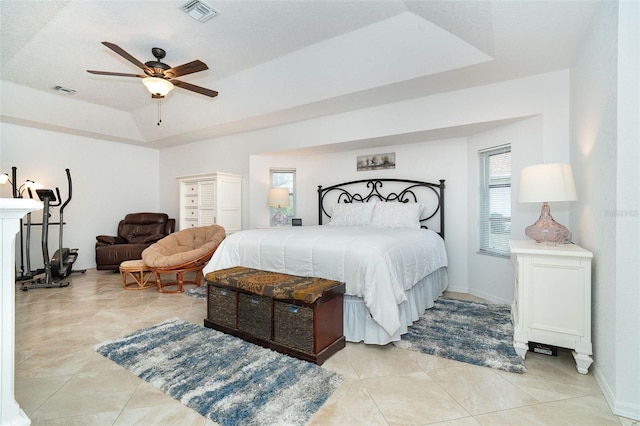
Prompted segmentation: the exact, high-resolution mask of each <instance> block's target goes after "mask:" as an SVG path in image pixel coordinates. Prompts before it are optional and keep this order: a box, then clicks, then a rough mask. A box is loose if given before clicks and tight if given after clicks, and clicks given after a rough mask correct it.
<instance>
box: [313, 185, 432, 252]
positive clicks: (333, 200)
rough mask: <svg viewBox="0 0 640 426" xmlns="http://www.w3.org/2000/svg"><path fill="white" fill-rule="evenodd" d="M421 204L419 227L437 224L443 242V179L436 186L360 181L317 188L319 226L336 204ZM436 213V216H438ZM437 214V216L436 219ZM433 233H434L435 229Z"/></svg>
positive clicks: (329, 216) (328, 216)
mask: <svg viewBox="0 0 640 426" xmlns="http://www.w3.org/2000/svg"><path fill="white" fill-rule="evenodd" d="M372 200H375V201H384V202H400V203H422V204H423V205H424V206H425V210H424V212H423V216H424V217H421V218H420V223H421V224H422V227H423V228H427V225H426V222H427V221H428V220H430V219H432V218H434V217H435V219H434V220H433V221H431V222H430V223H432V222H434V221H435V222H439V229H440V231H439V232H438V234H440V236H441V237H442V238H443V239H444V179H440V183H439V184H435V183H430V182H421V181H417V180H407V179H362V180H354V181H351V182H344V183H339V184H337V185H332V186H329V187H326V188H323V187H322V185H318V223H319V224H320V225H322V220H323V218H324V217H327V218H329V219H330V218H331V215H330V214H329V211H332V210H331V209H332V208H333V206H334V205H335V204H337V203H366V202H369V201H372ZM438 213H439V214H438ZM436 214H438V216H437V217H436ZM434 231H435V229H434Z"/></svg>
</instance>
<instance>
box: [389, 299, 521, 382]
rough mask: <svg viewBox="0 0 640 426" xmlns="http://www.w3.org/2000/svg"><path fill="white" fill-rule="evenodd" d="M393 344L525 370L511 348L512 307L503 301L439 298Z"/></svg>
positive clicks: (500, 368) (519, 370)
mask: <svg viewBox="0 0 640 426" xmlns="http://www.w3.org/2000/svg"><path fill="white" fill-rule="evenodd" d="M395 345H396V346H398V347H401V348H405V349H409V350H413V351H417V352H423V353H427V354H430V355H435V356H439V357H442V358H448V359H453V360H456V361H461V362H466V363H469V364H475V365H481V366H485V367H491V368H495V369H499V370H505V371H510V372H513V373H525V372H526V371H527V370H526V368H525V366H524V360H523V359H522V358H520V356H518V354H517V353H516V351H515V349H513V324H512V323H511V308H510V307H509V305H504V304H484V303H473V302H466V301H461V300H452V299H438V300H436V302H435V306H434V307H433V308H431V309H427V311H426V312H425V313H424V315H423V316H422V317H421V318H420V319H419V320H418V321H416V322H415V323H413V325H412V326H410V327H409V331H408V333H407V334H405V335H403V336H402V340H400V341H399V342H395Z"/></svg>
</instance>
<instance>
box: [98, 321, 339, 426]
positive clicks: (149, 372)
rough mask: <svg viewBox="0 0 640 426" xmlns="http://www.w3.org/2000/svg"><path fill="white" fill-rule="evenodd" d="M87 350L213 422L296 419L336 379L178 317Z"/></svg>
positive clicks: (313, 407) (309, 411)
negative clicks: (95, 352)
mask: <svg viewBox="0 0 640 426" xmlns="http://www.w3.org/2000/svg"><path fill="white" fill-rule="evenodd" d="M95 349H96V351H97V352H98V353H100V354H101V355H103V356H105V357H107V358H109V359H111V360H112V361H114V362H116V363H117V364H119V365H121V366H123V367H125V368H127V369H128V370H129V371H131V372H132V373H134V374H136V375H137V376H138V377H140V378H142V379H144V380H146V381H147V382H149V383H150V384H151V385H153V386H154V387H156V388H157V389H160V390H161V391H163V392H165V393H166V394H168V395H170V396H171V397H173V398H175V399H176V400H178V401H180V402H181V403H182V404H184V405H186V406H188V407H190V408H192V409H194V410H195V411H197V412H199V413H200V414H202V415H203V416H204V417H207V418H209V419H211V420H213V421H215V422H217V423H219V424H220V425H273V424H278V425H281V424H287V425H303V424H305V423H306V422H307V420H308V419H309V418H310V417H311V416H312V415H313V414H314V413H315V412H316V411H317V410H318V409H319V408H320V407H321V406H322V405H323V404H324V402H325V401H326V400H327V398H329V396H330V395H331V394H332V393H333V391H334V390H335V389H337V387H338V386H339V384H340V383H341V382H342V377H341V376H340V375H338V374H336V373H333V372H331V371H329V370H326V369H324V368H322V367H319V366H317V365H315V364H312V363H310V362H306V361H301V360H299V359H295V358H291V357H288V356H286V355H282V354H279V353H277V352H274V351H271V350H269V349H265V348H262V347H260V346H256V345H253V344H251V343H247V342H245V341H243V340H241V339H238V338H236V337H233V336H229V335H226V334H224V333H221V332H219V331H216V330H212V329H209V328H205V327H201V326H198V325H195V324H191V323H188V322H184V321H182V320H180V319H171V320H168V321H165V322H163V323H161V324H157V325H154V326H151V327H148V328H144V329H142V330H139V331H137V332H135V333H133V334H130V335H128V336H125V337H123V338H121V339H118V340H114V341H111V342H105V343H102V344H100V345H98V346H96V348H95Z"/></svg>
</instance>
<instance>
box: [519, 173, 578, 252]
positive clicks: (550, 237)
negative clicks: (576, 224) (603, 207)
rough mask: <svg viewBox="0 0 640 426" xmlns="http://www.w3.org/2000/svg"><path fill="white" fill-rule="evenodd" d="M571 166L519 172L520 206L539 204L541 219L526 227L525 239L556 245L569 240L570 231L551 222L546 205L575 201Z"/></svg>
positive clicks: (549, 210) (553, 221) (551, 218)
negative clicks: (553, 202) (521, 204)
mask: <svg viewBox="0 0 640 426" xmlns="http://www.w3.org/2000/svg"><path fill="white" fill-rule="evenodd" d="M577 199H578V198H577V196H576V187H575V183H574V181H573V173H572V172H571V165H570V164H564V163H554V164H539V165H536V166H529V167H525V168H524V169H522V171H521V172H520V194H519V196H518V201H519V202H521V203H534V202H535V203H540V202H541V203H542V209H541V211H540V217H539V218H538V220H537V221H536V222H535V223H534V224H532V225H529V226H527V228H526V229H525V234H526V235H527V237H529V238H531V239H532V240H535V241H536V242H537V243H542V244H551V245H555V244H559V243H563V242H565V241H567V240H568V238H569V230H568V229H567V227H566V226H563V225H561V224H559V223H558V222H556V221H555V220H553V217H552V216H551V209H550V208H549V202H552V201H575V200H577Z"/></svg>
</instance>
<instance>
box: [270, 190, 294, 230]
mask: <svg viewBox="0 0 640 426" xmlns="http://www.w3.org/2000/svg"><path fill="white" fill-rule="evenodd" d="M267 205H269V206H271V207H277V210H276V214H274V215H273V218H272V219H271V223H272V224H274V225H276V226H284V225H286V224H287V216H285V214H284V213H282V207H288V206H289V189H288V188H269V195H268V197H267Z"/></svg>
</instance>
